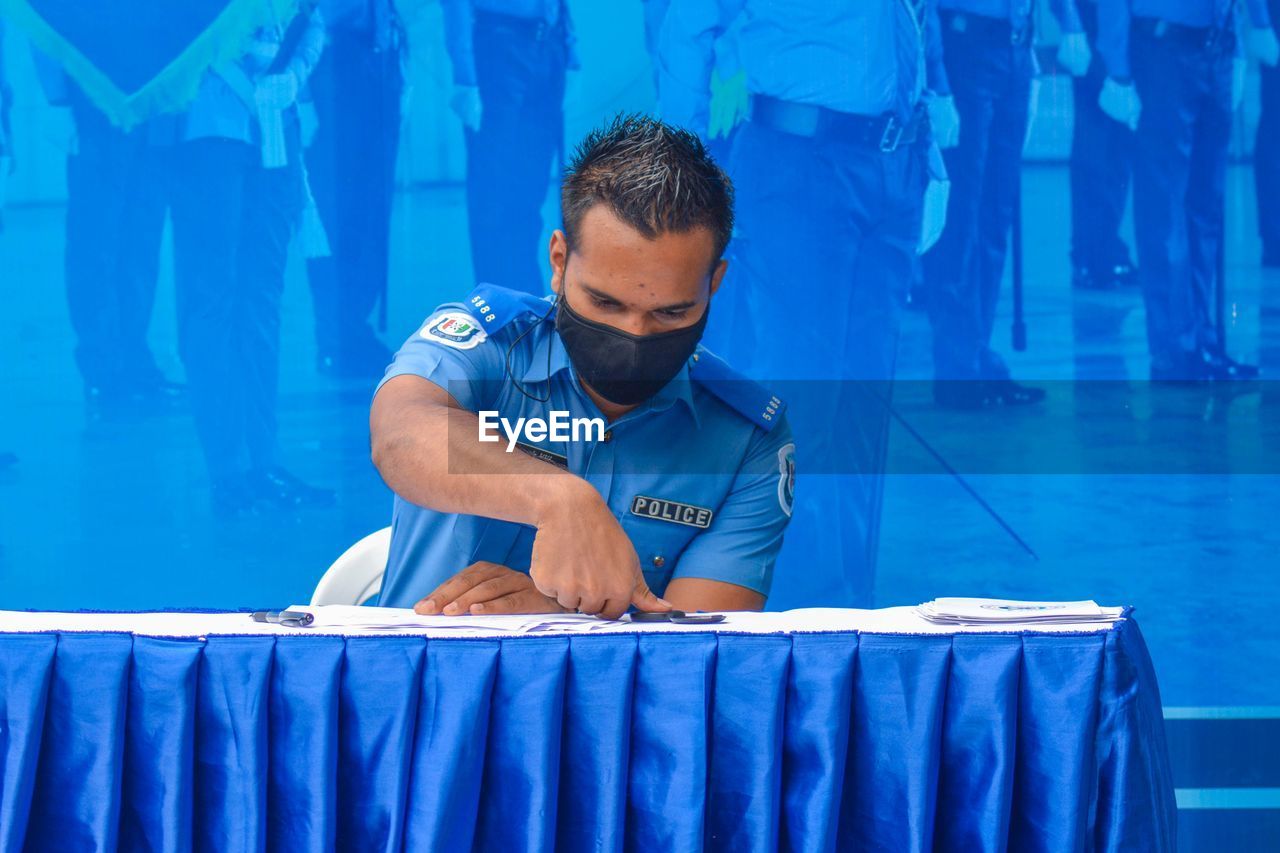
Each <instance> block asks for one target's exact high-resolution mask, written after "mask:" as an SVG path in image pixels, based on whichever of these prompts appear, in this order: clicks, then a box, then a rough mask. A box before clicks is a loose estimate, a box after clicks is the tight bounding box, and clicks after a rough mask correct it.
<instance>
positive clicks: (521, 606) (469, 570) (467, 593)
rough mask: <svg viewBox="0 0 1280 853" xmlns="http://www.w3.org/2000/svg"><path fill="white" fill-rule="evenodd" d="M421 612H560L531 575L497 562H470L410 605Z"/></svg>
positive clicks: (437, 613) (558, 607)
mask: <svg viewBox="0 0 1280 853" xmlns="http://www.w3.org/2000/svg"><path fill="white" fill-rule="evenodd" d="M413 610H414V612H415V613H421V614H422V615H423V616H437V615H440V614H444V615H445V616H462V615H464V614H467V613H471V614H484V615H492V614H495V613H563V612H564V610H565V609H564V608H563V607H561V606H560V605H559V604H558V603H556V601H555V599H552V598H547V597H546V596H545V595H543V594H542V593H540V592H538V588H537V587H536V586H534V585H533V579H532V578H530V577H529V576H528V575H526V574H524V573H523V572H517V571H515V570H514V569H508V568H507V567H506V566H500V565H498V564H497V563H487V562H483V561H481V562H479V563H472V564H471V565H469V566H467V567H466V568H465V569H463V570H462V571H460V572H458V573H457V574H456V575H454V576H453V577H451V578H449V579H448V580H447V581H445V582H444V583H442V584H440V586H438V587H436V589H435V591H434V592H432V593H431V594H430V595H428V596H427V597H426V598H424V599H422V600H421V601H419V602H418V603H417V604H415V605H414V606H413Z"/></svg>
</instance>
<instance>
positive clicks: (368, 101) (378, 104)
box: [307, 29, 404, 356]
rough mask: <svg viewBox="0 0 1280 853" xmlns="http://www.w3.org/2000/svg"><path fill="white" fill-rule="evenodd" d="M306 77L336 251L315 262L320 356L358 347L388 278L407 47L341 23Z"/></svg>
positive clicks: (312, 150)
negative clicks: (382, 44) (381, 45)
mask: <svg viewBox="0 0 1280 853" xmlns="http://www.w3.org/2000/svg"><path fill="white" fill-rule="evenodd" d="M327 39H328V40H327V42H326V44H325V50H324V55H323V56H322V57H321V58H320V63H319V64H318V65H317V66H316V69H315V71H314V72H313V73H312V74H311V77H310V79H309V80H308V86H309V87H310V89H311V95H312V100H313V101H314V103H315V109H316V118H317V120H318V126H317V128H316V134H315V138H314V139H313V140H312V141H311V146H310V147H309V148H308V149H307V172H308V177H309V179H310V181H311V191H312V193H313V195H314V196H315V200H316V207H317V209H318V210H319V212H320V218H321V220H322V221H323V222H324V227H325V232H326V234H327V235H328V238H329V247H330V250H331V255H330V256H329V257H327V258H314V259H312V260H310V261H308V262H307V278H308V279H309V280H310V284H311V294H312V301H313V303H314V306H315V316H316V346H317V349H318V350H319V352H320V353H321V355H344V354H345V355H354V356H360V355H362V354H363V352H364V349H366V348H367V347H368V346H369V342H370V339H371V338H372V337H373V330H372V329H371V328H370V327H369V324H368V319H369V315H370V312H372V311H373V307H374V305H375V304H376V303H377V301H378V298H379V297H380V296H381V295H382V293H383V291H384V289H385V288H386V284H387V262H388V257H389V254H390V233H391V203H392V199H393V197H394V193H395V177H396V152H397V150H398V149H399V147H400V94H401V90H402V89H403V85H404V83H403V76H402V73H401V70H400V51H399V50H398V49H396V48H391V49H387V50H376V49H375V46H374V36H373V34H372V33H365V32H360V31H354V30H350V29H333V30H330V31H329V33H328V35H327Z"/></svg>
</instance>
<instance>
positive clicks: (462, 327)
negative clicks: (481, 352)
mask: <svg viewBox="0 0 1280 853" xmlns="http://www.w3.org/2000/svg"><path fill="white" fill-rule="evenodd" d="M422 337H424V338H426V339H427V340H429V341H432V342H434V343H437V344H443V345H444V346H447V347H453V348H454V349H471V348H472V347H476V346H479V345H480V344H482V343H484V341H485V339H486V338H487V337H488V335H486V334H485V332H484V329H482V328H480V323H479V322H478V321H477V320H476V318H475V317H472V316H471V315H470V314H467V313H465V312H462V311H446V312H445V313H443V314H441V315H440V316H439V317H436V318H434V319H433V320H431V322H429V323H427V325H425V326H423V327H422Z"/></svg>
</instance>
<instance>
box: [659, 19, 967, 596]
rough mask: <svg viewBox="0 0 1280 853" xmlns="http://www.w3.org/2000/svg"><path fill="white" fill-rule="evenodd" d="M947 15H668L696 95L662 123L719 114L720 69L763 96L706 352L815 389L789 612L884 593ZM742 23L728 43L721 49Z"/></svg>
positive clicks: (934, 195) (799, 403) (784, 568)
mask: <svg viewBox="0 0 1280 853" xmlns="http://www.w3.org/2000/svg"><path fill="white" fill-rule="evenodd" d="M739 18H741V20H739ZM935 26H936V17H934V15H933V10H932V6H931V4H926V3H919V4H917V3H907V2H904V0H843V2H830V0H732V2H728V0H720V2H717V0H679V2H675V3H673V4H672V5H671V8H670V9H669V10H668V12H667V15H666V18H665V20H664V22H663V27H662V36H661V42H662V44H663V47H662V48H661V52H662V54H663V57H662V59H663V62H664V63H665V66H666V70H667V71H668V72H669V73H670V74H671V76H672V77H673V78H675V79H677V80H679V81H682V82H683V84H684V85H685V87H686V89H687V94H688V96H689V97H688V98H687V99H686V100H685V101H684V103H685V104H686V108H685V109H686V114H685V115H678V114H676V112H677V111H676V110H674V109H672V108H671V105H672V104H673V103H675V101H668V102H667V104H666V106H665V107H664V111H665V112H666V118H668V119H670V120H674V121H680V122H691V123H692V124H694V126H697V124H698V122H699V121H700V119H699V118H698V117H699V116H701V115H706V116H707V120H708V121H710V115H711V110H710V106H709V104H708V101H709V100H710V99H711V98H712V80H713V72H714V75H715V76H716V77H718V78H719V80H721V81H728V80H733V79H735V78H737V77H738V75H739V74H741V75H742V78H741V79H742V80H743V81H744V87H745V90H746V92H747V93H748V94H749V97H750V102H751V110H750V118H749V120H748V121H747V122H746V123H745V124H743V125H742V126H741V127H740V128H738V130H737V132H736V134H735V137H734V142H733V151H732V154H731V157H730V165H729V172H730V174H731V175H733V176H735V183H736V186H737V208H738V218H737V227H736V229H735V236H734V241H733V244H732V245H731V247H730V257H731V262H730V267H729V269H730V272H729V273H728V275H727V277H726V282H725V287H724V288H723V289H722V291H721V296H720V297H719V300H718V302H717V311H719V312H720V315H721V317H722V320H721V323H720V325H719V329H720V332H719V333H717V334H714V335H712V336H709V342H708V346H709V348H711V349H712V350H713V351H716V352H718V353H720V354H722V355H723V356H724V357H725V358H726V359H728V360H729V361H730V362H731V363H734V364H737V365H738V366H739V367H740V368H741V369H744V372H746V373H747V374H748V375H749V376H751V378H753V379H756V380H758V381H762V382H764V383H766V384H769V383H777V382H778V381H779V380H818V381H817V382H798V383H793V385H792V392H791V393H790V394H782V392H779V393H780V394H782V396H784V397H786V398H787V399H788V405H789V408H788V416H789V417H790V419H791V424H792V428H793V430H794V431H795V434H796V443H797V447H798V448H799V453H800V457H799V458H798V459H797V461H796V465H797V468H798V469H799V470H802V471H806V472H808V477H807V479H806V481H805V484H804V485H802V486H801V487H800V488H799V489H798V491H797V494H796V504H795V513H794V515H793V518H792V522H791V526H790V528H789V530H788V533H787V538H786V541H785V542H784V544H783V549H782V552H781V554H780V556H779V571H778V573H777V575H776V577H777V579H778V580H777V583H776V584H775V586H774V591H773V594H772V596H771V598H770V606H771V607H775V608H778V609H787V608H790V607H798V606H813V605H818V604H821V605H823V606H830V607H866V606H868V605H869V603H870V601H871V597H872V586H873V581H874V572H875V561H876V555H877V551H878V546H879V529H880V508H881V503H882V498H883V488H884V483H883V470H884V456H885V448H886V442H887V440H888V418H889V415H888V409H887V405H886V404H887V402H888V400H887V397H888V394H889V393H890V388H889V381H890V380H891V379H892V377H893V372H894V363H895V358H896V352H897V341H898V329H899V322H900V317H901V310H902V307H903V304H904V302H905V298H906V289H907V286H908V284H909V280H910V276H911V270H912V267H913V265H914V264H915V262H916V254H917V252H918V251H919V250H920V249H921V248H922V247H925V246H927V245H929V244H930V243H931V242H932V241H933V240H934V239H936V237H937V234H938V232H939V231H941V229H942V224H943V220H942V217H943V215H944V214H945V195H946V190H945V179H946V173H945V170H944V168H943V165H942V159H941V156H940V154H939V153H938V149H937V147H936V146H935V145H934V144H933V139H932V133H931V130H930V125H931V118H933V117H934V116H935V115H936V123H937V125H938V126H939V131H940V135H944V136H949V135H951V134H953V133H954V131H955V114H954V109H951V108H950V106H951V105H950V99H949V98H948V97H947V94H948V92H949V89H948V87H947V82H946V77H945V72H944V71H943V70H942V68H941V63H940V62H939V61H938V59H939V58H940V57H939V55H938V52H937V51H936V50H933V49H930V46H929V45H930V42H931V41H932V40H933V35H932V34H933V33H934V32H935V30H934V27H935ZM735 29H736V36H735V37H734V38H733V43H734V46H735V49H734V50H732V51H717V50H716V45H717V42H720V41H721V40H722V39H723V38H724V37H725V35H726V33H729V32H730V31H732V30H735ZM735 62H736V63H739V65H737V66H736V67H735V66H734V65H733V64H727V63H735ZM699 99H701V101H699ZM947 141H949V140H947ZM939 202H941V203H939ZM725 317H727V318H728V322H726V321H725V319H723V318H725ZM853 472H857V473H853Z"/></svg>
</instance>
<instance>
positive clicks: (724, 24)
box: [654, 0, 742, 135]
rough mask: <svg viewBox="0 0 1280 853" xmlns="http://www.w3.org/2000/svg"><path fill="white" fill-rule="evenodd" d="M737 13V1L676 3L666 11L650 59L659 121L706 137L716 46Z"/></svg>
mask: <svg viewBox="0 0 1280 853" xmlns="http://www.w3.org/2000/svg"><path fill="white" fill-rule="evenodd" d="M741 7H742V0H680V2H677V3H672V4H671V6H670V7H669V8H668V9H667V14H666V17H665V18H663V21H662V27H661V31H660V34H659V36H658V55H657V56H656V57H654V63H655V66H656V68H657V77H658V110H659V112H660V113H661V115H662V118H663V119H664V120H665V121H669V122H671V123H672V124H677V125H680V126H682V127H687V128H688V129H690V130H693V131H695V132H697V133H699V134H702V135H705V134H706V131H707V103H708V101H709V100H710V98H711V68H712V66H713V65H714V64H715V63H716V59H717V56H716V41H717V39H719V38H720V37H721V36H722V35H723V34H724V33H725V32H726V31H727V30H728V29H729V26H730V24H732V23H733V21H734V19H735V18H736V17H737V16H738V13H739V12H740V11H741ZM734 55H735V56H736V50H735V51H734Z"/></svg>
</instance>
